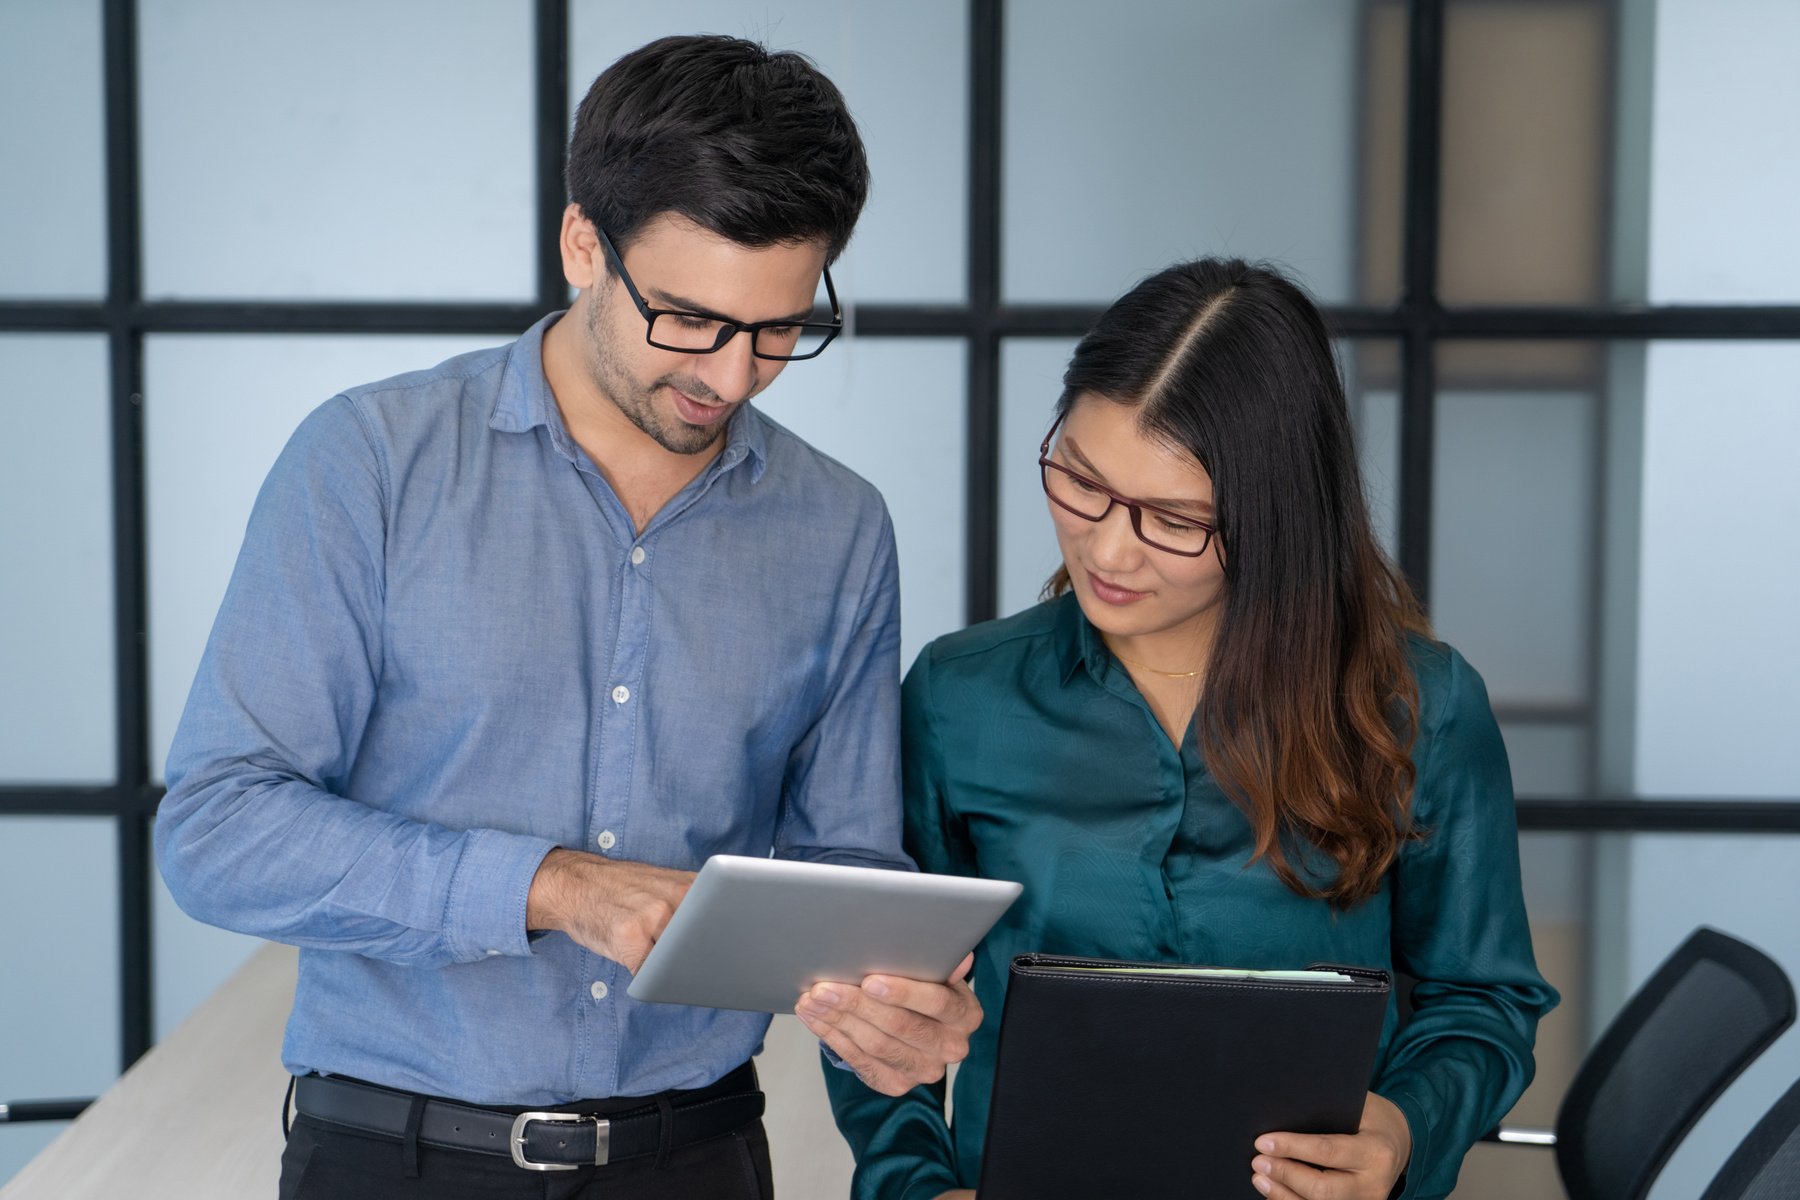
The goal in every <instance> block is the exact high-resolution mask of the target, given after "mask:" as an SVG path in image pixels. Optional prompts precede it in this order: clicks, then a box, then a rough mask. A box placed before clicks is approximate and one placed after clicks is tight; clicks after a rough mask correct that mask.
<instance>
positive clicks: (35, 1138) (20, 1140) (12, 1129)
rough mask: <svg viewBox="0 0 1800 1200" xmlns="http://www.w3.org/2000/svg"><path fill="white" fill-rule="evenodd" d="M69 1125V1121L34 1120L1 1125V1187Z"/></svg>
mask: <svg viewBox="0 0 1800 1200" xmlns="http://www.w3.org/2000/svg"><path fill="white" fill-rule="evenodd" d="M68 1127H69V1123H68V1122H67V1121H32V1122H29V1123H27V1124H24V1125H0V1187H5V1186H6V1181H7V1180H9V1179H11V1178H12V1177H13V1176H14V1175H17V1174H18V1173H19V1171H20V1170H21V1169H23V1168H24V1166H25V1164H26V1163H28V1162H30V1161H31V1160H32V1159H33V1158H36V1157H37V1153H38V1151H40V1150H42V1149H43V1148H44V1147H45V1146H48V1145H49V1144H50V1143H51V1142H52V1141H54V1140H55V1138H56V1135H57V1134H59V1133H61V1132H62V1131H63V1130H65V1129H67V1128H68Z"/></svg>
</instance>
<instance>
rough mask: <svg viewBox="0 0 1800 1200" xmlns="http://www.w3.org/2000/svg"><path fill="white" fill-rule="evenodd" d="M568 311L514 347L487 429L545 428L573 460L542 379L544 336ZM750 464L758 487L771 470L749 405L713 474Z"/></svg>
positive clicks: (728, 434)
mask: <svg viewBox="0 0 1800 1200" xmlns="http://www.w3.org/2000/svg"><path fill="white" fill-rule="evenodd" d="M564 311H566V310H562V309H559V310H557V311H556V312H553V313H550V314H548V315H546V316H545V317H543V318H542V319H541V320H539V321H538V323H537V324H535V325H533V326H532V327H531V328H530V329H527V330H526V331H525V332H524V333H523V334H521V335H520V336H519V340H518V341H516V342H514V343H513V346H512V352H511V353H510V354H509V355H508V356H507V360H506V369H505V370H504V371H503V372H502V373H501V376H500V392H499V395H498V396H496V397H495V398H494V411H493V413H492V414H491V415H490V416H489V417H488V428H489V429H494V430H498V431H499V432H501V433H527V432H529V431H530V430H532V429H535V428H537V427H538V426H539V425H542V426H543V427H544V428H545V429H546V430H547V431H548V432H549V434H550V440H551V441H552V442H554V443H555V445H556V447H557V449H558V450H560V451H561V452H562V453H563V455H564V456H565V457H567V458H568V459H570V460H571V461H574V460H575V459H576V457H577V456H578V455H579V454H580V449H579V448H578V447H577V446H576V445H575V440H574V439H573V438H571V437H570V436H569V429H568V426H566V425H564V424H563V418H562V410H561V409H559V408H558V407H557V406H556V397H555V395H554V394H553V393H552V392H551V391H550V380H549V378H548V377H546V376H545V374H544V333H545V331H546V330H548V329H549V328H550V326H552V325H554V324H555V323H556V321H557V318H559V317H561V316H562V315H563V312H564ZM746 459H748V460H749V461H750V482H751V483H756V482H758V481H759V480H761V479H762V477H763V472H764V471H765V470H766V469H767V468H768V438H767V431H766V429H765V428H764V422H763V416H762V414H761V413H759V412H757V411H756V409H755V408H754V407H752V406H751V405H748V404H746V405H743V406H742V407H740V408H739V409H738V411H737V412H735V413H733V414H732V415H731V423H730V424H729V425H727V426H726V428H725V449H724V450H723V451H722V452H721V453H720V455H719V458H718V460H717V461H716V462H715V463H714V464H713V466H712V468H711V469H712V470H714V471H715V472H716V471H728V470H730V469H731V468H733V467H735V466H737V465H738V464H739V463H741V462H743V461H745V460H746Z"/></svg>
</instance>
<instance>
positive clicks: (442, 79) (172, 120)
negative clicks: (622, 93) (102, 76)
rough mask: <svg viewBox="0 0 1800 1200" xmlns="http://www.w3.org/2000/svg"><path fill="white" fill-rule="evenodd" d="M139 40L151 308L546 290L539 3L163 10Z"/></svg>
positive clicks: (174, 3)
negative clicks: (538, 155) (534, 31)
mask: <svg viewBox="0 0 1800 1200" xmlns="http://www.w3.org/2000/svg"><path fill="white" fill-rule="evenodd" d="M139 38H140V47H139V70H140V75H141V78H140V87H141V91H142V126H143V164H144V166H143V210H144V212H143V216H144V238H145V241H144V281H145V291H146V292H147V293H148V294H149V295H151V296H181V297H238V296H243V297H256V296H274V297H308V298H311V297H331V298H349V299H391V298H406V297H410V298H416V299H425V300H471V299H490V298H497V299H516V298H524V297H529V296H531V295H532V294H534V292H535V290H536V278H535V271H534V264H535V263H536V261H537V257H536V254H535V252H534V247H533V239H534V238H535V236H536V230H535V226H534V222H533V199H532V179H533V176H532V162H533V154H532V147H533V145H534V139H533V135H532V126H531V120H532V103H531V97H532V82H531V79H532V65H531V44H532V38H531V10H530V7H529V6H528V5H525V4H521V3H513V4H494V3H488V2H487V0H407V2H404V3H386V4H366V3H359V2H357V0H319V2H317V3H311V4H276V5H268V4H239V3H235V2H234V0H152V2H149V3H145V4H144V5H143V11H142V15H141V17H140V19H139ZM221 147H228V148H229V152H228V153H224V152H221Z"/></svg>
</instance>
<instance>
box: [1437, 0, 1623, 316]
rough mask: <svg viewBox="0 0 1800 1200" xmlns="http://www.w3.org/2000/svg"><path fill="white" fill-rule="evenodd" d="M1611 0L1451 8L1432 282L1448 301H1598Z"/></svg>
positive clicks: (1489, 0)
mask: <svg viewBox="0 0 1800 1200" xmlns="http://www.w3.org/2000/svg"><path fill="white" fill-rule="evenodd" d="M1609 7H1610V6H1609V5H1606V4H1600V3H1594V2H1593V0H1547V2H1539V3H1532V4H1514V3H1511V2H1510V0H1454V2H1453V3H1451V4H1449V5H1448V6H1447V9H1446V12H1445V29H1444V103H1443V114H1442V116H1443V138H1442V145H1443V162H1442V174H1441V184H1442V187H1443V199H1442V202H1441V213H1442V225H1441V229H1440V245H1441V249H1440V257H1439V262H1438V287H1439V291H1440V293H1441V295H1442V296H1443V297H1444V298H1445V300H1447V301H1448V302H1450V303H1458V304H1472V303H1485V304H1593V303H1597V302H1599V300H1600V299H1601V292H1602V290H1603V270H1604V266H1605V248H1606V242H1607V239H1606V229H1605V220H1606V213H1605V203H1606V194H1607V193H1606V189H1607V187H1608V185H1609V182H1610V181H1609V179H1608V161H1607V160H1608V150H1609V147H1608V146H1607V145H1606V139H1607V137H1608V136H1609V133H1610V129H1609V127H1608V124H1607V121H1608V117H1609V115H1610V113H1609V106H1608V87H1609V83H1610V74H1611V69H1612V66H1613V63H1612V58H1611V47H1610V46H1609V44H1608V39H1609V36H1610V30H1609V28H1608V17H1609V13H1608V9H1609Z"/></svg>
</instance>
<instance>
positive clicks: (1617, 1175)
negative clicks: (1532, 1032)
mask: <svg viewBox="0 0 1800 1200" xmlns="http://www.w3.org/2000/svg"><path fill="white" fill-rule="evenodd" d="M1793 1023H1794V988H1793V985H1792V984H1790V983H1789V982H1788V978H1787V975H1786V974H1785V973H1784V972H1783V971H1782V969H1781V967H1780V966H1778V965H1777V964H1776V963H1775V961H1774V960H1773V959H1771V958H1769V956H1768V955H1766V954H1764V953H1763V952H1762V951H1760V950H1757V949H1756V948H1755V947H1753V946H1749V945H1747V944H1745V943H1743V942H1740V941H1738V940H1737V939H1736V938H1734V937H1730V936H1728V935H1726V934H1723V933H1720V932H1719V931H1718V930H1716V929H1708V928H1706V927H1704V926H1702V927H1701V928H1699V929H1696V930H1695V931H1694V932H1693V933H1692V934H1690V935H1689V937H1688V939H1687V940H1686V941H1685V942H1683V943H1681V945H1679V946H1677V947H1676V948H1675V952H1674V953H1673V954H1671V955H1670V956H1669V957H1668V959H1667V961H1665V962H1664V963H1663V964H1662V965H1661V966H1660V967H1658V968H1657V969H1656V972H1655V973H1654V974H1652V975H1651V976H1650V978H1649V979H1647V980H1645V981H1644V985H1643V986H1642V987H1640V988H1639V989H1638V990H1637V991H1636V992H1634V993H1633V994H1632V996H1631V998H1630V999H1629V1000H1627V1001H1626V1003H1625V1007H1624V1008H1623V1009H1622V1010H1620V1012H1619V1015H1618V1016H1616V1017H1614V1018H1613V1020H1612V1023H1611V1024H1610V1025H1608V1026H1607V1027H1606V1032H1605V1033H1603V1034H1602V1035H1601V1037H1600V1041H1599V1042H1598V1043H1597V1044H1596V1045H1595V1046H1594V1048H1593V1049H1591V1050H1589V1051H1588V1052H1587V1055H1586V1057H1584V1058H1583V1059H1582V1060H1581V1066H1580V1068H1579V1069H1578V1070H1577V1071H1576V1073H1575V1079H1574V1081H1573V1082H1572V1083H1571V1084H1570V1085H1569V1091H1568V1093H1567V1094H1566V1095H1565V1096H1564V1097H1563V1102H1562V1107H1561V1108H1560V1109H1559V1110H1558V1112H1557V1114H1556V1128H1555V1129H1554V1130H1543V1129H1520V1128H1515V1127H1511V1126H1502V1127H1501V1128H1500V1129H1499V1130H1497V1131H1495V1132H1494V1133H1492V1134H1489V1135H1488V1138H1487V1139H1484V1140H1492V1141H1499V1142H1507V1143H1515V1144H1517V1143H1524V1144H1530V1145H1538V1146H1552V1147H1554V1148H1555V1150H1556V1169H1557V1174H1559V1175H1560V1176H1561V1177H1562V1183H1563V1188H1564V1189H1565V1190H1566V1191H1567V1192H1568V1194H1569V1200H1642V1197H1643V1196H1644V1195H1645V1194H1646V1193H1648V1192H1649V1190H1650V1184H1651V1182H1652V1181H1654V1180H1655V1178H1656V1173H1657V1172H1658V1171H1660V1170H1661V1169H1662V1166H1663V1163H1665V1162H1666V1161H1668V1157H1669V1155H1670V1153H1671V1152H1673V1151H1674V1149H1675V1147H1676V1145H1678V1144H1679V1143H1680V1141H1681V1139H1682V1138H1683V1137H1684V1136H1685V1135H1686V1134H1687V1131H1688V1130H1689V1129H1691V1128H1693V1125H1694V1122H1695V1121H1697V1120H1699V1119H1700V1114H1702V1113H1704V1112H1705V1111H1706V1110H1707V1109H1708V1108H1709V1107H1711V1105H1712V1102H1713V1101H1714V1100H1716V1099H1718V1098H1719V1096H1720V1094H1721V1093H1723V1092H1724V1091H1725V1089H1726V1088H1727V1087H1729V1086H1730V1085H1731V1081H1732V1080H1734V1079H1736V1078H1737V1077H1738V1075H1739V1074H1740V1073H1741V1072H1742V1071H1743V1069H1744V1068H1745V1067H1747V1066H1748V1065H1750V1063H1751V1061H1752V1060H1754V1059H1755V1058H1756V1056H1757V1055H1759V1054H1761V1053H1762V1052H1763V1051H1764V1050H1765V1049H1767V1048H1768V1046H1769V1043H1771V1042H1773V1041H1774V1040H1775V1039H1776V1038H1777V1037H1779V1036H1780V1035H1781V1033H1782V1031H1783V1030H1785V1029H1786V1028H1787V1027H1788V1026H1789V1025H1792V1024H1793Z"/></svg>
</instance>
